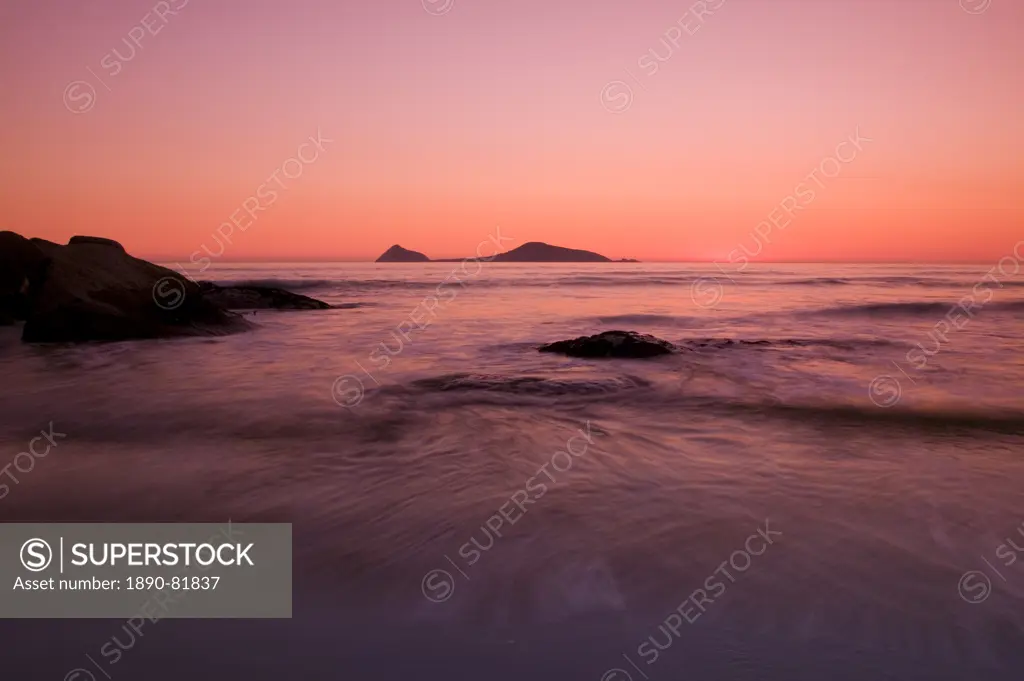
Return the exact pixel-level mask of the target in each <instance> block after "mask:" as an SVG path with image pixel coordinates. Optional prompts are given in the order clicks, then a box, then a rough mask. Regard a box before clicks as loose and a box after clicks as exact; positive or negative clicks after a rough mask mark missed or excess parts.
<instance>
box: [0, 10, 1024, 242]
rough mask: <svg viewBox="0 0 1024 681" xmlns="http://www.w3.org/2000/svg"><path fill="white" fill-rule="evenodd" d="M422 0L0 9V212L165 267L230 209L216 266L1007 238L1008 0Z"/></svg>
mask: <svg viewBox="0 0 1024 681" xmlns="http://www.w3.org/2000/svg"><path fill="white" fill-rule="evenodd" d="M449 4H450V9H449V10H448V11H447V12H446V13H443V14H433V13H431V12H429V11H427V10H426V9H425V8H424V5H423V3H421V1H420V0H373V1H372V2H371V1H369V0H360V1H359V2H352V1H347V0H292V1H291V2H288V3H281V2H269V1H263V0H245V1H243V0H217V1H213V0H165V1H164V2H163V3H158V2H155V1H154V0H109V1H107V2H88V3H83V2H74V1H72V0H66V1H64V2H57V1H56V0H33V2H26V3H5V4H4V6H3V7H2V8H0V60H2V61H0V64H2V68H3V82H4V83H5V84H6V85H7V88H6V93H5V103H4V107H3V118H2V121H3V125H2V126H0V143H2V145H3V155H2V157H3V162H2V165H0V206H2V207H3V213H2V215H3V222H2V223H0V228H5V229H12V230H14V231H17V232H20V233H23V234H26V235H29V236H41V237H44V238H48V239H52V240H55V241H60V242H64V241H66V240H67V239H68V238H69V237H70V236H71V235H73V234H94V235H100V236H107V237H111V238H114V239H117V240H119V241H121V242H122V243H123V244H124V245H125V247H126V248H128V250H129V251H130V252H132V253H133V254H135V255H139V256H142V257H149V258H160V259H162V258H174V259H186V260H187V258H188V257H189V255H190V254H192V253H195V252H197V251H200V250H201V249H202V247H203V246H204V245H205V246H206V247H207V248H208V249H211V250H213V251H214V252H217V251H218V250H220V249H221V247H220V246H219V245H218V243H217V241H216V240H215V239H214V237H213V234H214V232H215V231H216V230H217V229H218V226H219V225H222V224H223V223H227V222H229V221H230V220H231V216H232V214H234V215H235V220H236V225H235V226H231V227H221V230H222V231H227V230H229V229H230V230H233V233H232V234H231V237H230V239H231V242H230V243H229V244H226V245H225V246H224V247H223V258H224V259H231V260H245V259H280V260H294V259H306V258H312V259H354V260H358V259H372V258H375V257H376V256H377V255H379V254H380V253H381V252H383V251H384V250H385V249H386V248H387V247H388V246H390V245H391V244H394V243H400V244H402V245H403V246H405V247H407V248H412V249H415V250H420V251H423V252H425V253H427V254H428V255H430V256H433V257H457V256H462V255H468V254H470V253H472V251H473V250H474V249H475V247H476V245H477V244H478V243H479V242H480V241H482V240H484V239H486V238H487V237H488V235H489V234H492V233H493V230H494V227H495V226H496V225H499V226H500V227H501V230H502V233H503V234H505V235H508V236H510V237H512V238H514V239H515V241H516V242H517V243H521V242H525V241H533V240H539V241H547V242H550V243H554V244H558V245H564V246H570V247H576V248H586V249H590V250H595V251H599V252H601V253H604V254H605V255H608V256H610V257H613V258H619V257H635V258H640V259H643V260H689V259H707V260H710V259H718V260H725V259H727V258H728V254H729V253H730V252H733V251H735V249H737V248H738V247H739V246H740V245H741V244H746V247H747V249H750V250H753V249H755V248H757V244H758V241H761V242H763V246H762V247H761V249H760V251H761V252H760V256H759V257H760V259H764V260H854V261H856V260H877V259H883V260H957V261H962V260H978V261H994V260H998V259H999V258H1000V257H1002V256H1004V255H1006V254H1007V253H1009V252H1010V251H1011V250H1012V248H1013V246H1014V244H1015V243H1017V242H1018V241H1020V240H1021V239H1024V220H1022V217H1024V192H1022V187H1024V160H1022V159H1024V94H1022V91H1021V88H1020V79H1021V73H1022V70H1024V40H1021V30H1022V29H1024V3H1021V2H1019V0H964V4H965V5H967V7H968V8H969V9H975V10H977V9H983V10H984V11H981V12H978V13H974V14H972V13H970V12H968V11H965V9H964V8H963V7H962V6H961V4H960V1H959V0H892V1H889V2H886V1H884V0H829V1H827V2H825V1H820V2H819V1H816V0H706V5H705V7H704V8H703V9H710V8H717V9H714V12H713V14H708V13H705V12H702V11H701V9H702V8H701V7H700V6H698V7H697V8H696V9H691V6H692V5H693V0H684V1H683V2H666V1H663V0H650V1H646V2H635V3H630V2H621V1H619V2H607V1H604V0H588V1H587V2H582V1H579V2H577V1H569V0H565V1H561V2H552V1H551V0H543V1H542V0H515V1H511V2H510V1H509V0H454V3H453V4H452V3H450V0H449ZM427 5H428V6H429V7H431V8H433V10H434V11H435V12H436V11H438V10H440V9H444V8H445V5H446V2H445V1H444V0H437V1H436V2H433V3H431V2H427ZM175 8H177V9H176V10H175ZM170 11H176V13H175V14H170ZM699 14H703V16H699ZM159 15H163V18H162V19H161V18H160V16H159ZM144 24H145V25H146V26H148V28H145V27H144ZM154 31H155V32H156V35H153V34H152V32H154ZM666 35H668V36H669V38H672V39H674V42H675V43H676V44H675V45H673V43H672V42H669V41H668V39H667V38H665V36H666ZM131 36H135V37H136V38H137V40H138V43H139V46H135V45H133V44H132V42H131V40H132V38H131ZM140 36H141V37H140ZM126 40H127V41H128V43H127V44H126V43H125V41H126ZM132 48H134V55H132ZM114 49H117V50H118V55H114V54H113V53H112V50H114ZM652 50H653V52H652ZM645 55H646V56H645ZM654 55H658V56H660V57H661V59H662V61H660V62H659V61H656V60H655V59H654ZM652 64H653V66H652ZM655 66H656V72H655ZM75 81H84V82H85V83H87V84H83V83H78V84H76V85H72V86H71V87H70V89H69V84H71V83H73V82H75ZM616 81H622V82H624V83H626V84H627V85H628V87H629V88H631V90H632V97H631V98H629V97H628V95H627V91H626V90H625V87H626V86H624V85H623V84H622V82H616ZM609 84H610V85H609ZM90 88H93V89H94V90H95V92H94V94H93V92H92V91H91V90H90ZM606 88H608V89H606ZM602 93H604V94H605V98H604V99H603V98H602ZM627 103H628V104H629V106H628V108H625V109H624V110H621V109H622V107H623V105H624V104H627ZM70 109H76V110H81V109H87V110H85V111H83V112H81V113H74V112H72V111H71V110H70ZM609 109H612V111H609ZM318 130H319V131H321V133H322V135H323V137H325V138H329V139H331V140H333V141H332V142H325V143H324V144H323V149H322V150H318V151H316V153H315V156H316V158H315V160H312V161H310V162H308V163H305V164H303V163H301V162H295V161H293V162H292V164H291V166H290V168H291V169H292V170H291V174H295V173H296V172H298V170H301V175H299V176H298V177H295V178H294V179H287V180H284V182H285V185H286V186H287V189H285V188H283V187H282V186H280V185H273V180H271V186H276V188H277V195H276V196H275V197H274V199H273V201H271V200H270V199H269V198H268V197H269V194H268V193H267V189H266V187H267V183H268V178H270V177H271V175H272V174H273V173H275V171H278V169H280V168H281V167H282V164H284V163H285V162H286V161H287V160H288V159H290V158H295V157H296V155H297V153H299V147H300V145H301V144H303V143H304V142H308V139H309V137H310V136H314V137H315V136H316V135H317V131H318ZM858 130H859V131H860V133H861V135H862V137H866V138H869V139H870V140H871V141H870V142H862V143H861V145H860V146H861V148H860V149H859V150H858V149H855V148H853V147H850V146H847V147H844V148H843V150H841V152H840V153H841V154H842V155H843V157H844V158H846V159H847V161H846V162H844V163H836V162H835V161H827V160H826V159H828V158H829V157H833V158H834V157H835V154H836V153H837V152H836V147H837V145H838V144H840V143H841V142H842V141H843V140H845V139H847V138H849V137H850V136H855V133H856V132H857V131H858ZM314 150H315V148H313V147H311V146H307V147H305V148H304V150H303V151H302V153H303V154H304V157H305V158H307V159H310V158H313V156H314ZM823 162H824V163H825V165H822V163H823ZM829 164H831V165H829ZM819 167H820V168H823V169H824V171H825V172H826V173H832V172H833V168H836V169H838V174H835V175H834V176H833V177H825V176H823V175H819V182H820V183H819V184H815V181H814V180H810V181H808V180H806V179H805V178H807V176H808V175H809V174H810V173H811V171H812V170H814V169H815V168H819ZM820 172H821V171H819V173H820ZM278 177H279V178H281V175H278ZM808 182H810V184H809V185H808V184H806V183H808ZM801 183H805V185H804V186H805V187H806V186H809V187H811V188H813V189H814V191H815V195H814V198H813V199H812V200H809V201H808V200H806V196H807V195H806V193H805V194H804V195H803V196H804V197H805V198H804V199H800V201H801V202H803V205H800V208H799V210H796V209H792V208H791V210H790V213H791V215H790V216H789V218H787V219H786V220H784V221H780V220H778V217H779V215H781V213H780V212H779V211H778V210H777V208H776V207H777V206H779V205H780V203H781V202H784V201H785V200H786V197H787V196H794V193H795V191H796V188H797V187H798V186H799V185H801ZM261 185H263V186H264V189H263V192H262V197H260V196H259V195H258V194H259V192H260V187H261ZM250 197H252V198H250ZM247 201H248V203H247ZM245 206H248V208H249V209H251V210H250V211H249V212H248V213H247V211H246V210H245V208H244V207H245ZM790 206H792V203H790ZM773 211H774V212H773ZM250 215H251V216H254V217H255V221H253V217H250ZM770 215H774V216H775V218H776V221H777V223H778V224H783V225H786V226H785V227H784V229H782V228H780V227H778V226H773V227H770V228H769V227H766V225H768V224H769V223H764V225H762V227H760V228H759V229H760V231H761V232H762V234H765V233H767V234H768V236H766V237H757V236H755V235H754V234H753V233H754V230H755V229H758V228H757V225H758V224H759V223H762V222H764V221H766V220H769V216H770ZM786 223H788V225H787V224H786ZM243 226H244V230H243V229H242V228H243ZM766 229H770V230H771V231H770V232H766Z"/></svg>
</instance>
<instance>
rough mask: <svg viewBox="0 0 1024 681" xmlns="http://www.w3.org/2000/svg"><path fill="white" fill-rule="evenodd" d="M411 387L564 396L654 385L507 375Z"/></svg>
mask: <svg viewBox="0 0 1024 681" xmlns="http://www.w3.org/2000/svg"><path fill="white" fill-rule="evenodd" d="M412 386H414V387H416V388H421V389H424V390H427V391H431V392H446V391H452V390H455V391H474V390H484V391H488V392H501V393H510V394H513V395H537V396H550V397H558V396H561V395H607V394H609V393H616V392H622V391H624V390H632V389H635V388H647V387H650V386H651V383H650V382H649V381H646V380H644V379H642V378H638V377H635V376H614V377H609V378H603V379H590V380H582V379H581V380H565V379H557V378H542V377H540V376H507V375H500V374H446V375H443V376H434V377H431V378H422V379H419V380H416V381H413V382H412Z"/></svg>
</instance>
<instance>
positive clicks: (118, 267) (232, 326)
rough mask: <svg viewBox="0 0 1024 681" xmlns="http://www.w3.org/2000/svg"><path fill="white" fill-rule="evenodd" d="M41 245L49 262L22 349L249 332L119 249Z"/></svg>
mask: <svg viewBox="0 0 1024 681" xmlns="http://www.w3.org/2000/svg"><path fill="white" fill-rule="evenodd" d="M33 243H36V242H33ZM43 244H46V248H44V249H42V250H43V251H44V252H46V253H47V254H48V255H49V256H50V261H49V264H48V265H47V266H46V267H45V270H44V272H43V274H42V277H41V280H40V281H39V283H38V284H37V285H34V286H33V287H32V291H31V295H30V298H31V310H30V312H29V315H28V321H27V322H26V323H25V328H24V330H23V332H22V340H24V341H27V342H30V343H36V342H43V343H45V342H78V341H118V340H128V339H141V338H167V337H173V336H206V335H224V334H228V333H236V332H239V331H245V330H247V329H249V328H252V327H251V324H250V323H249V322H247V321H245V320H243V319H242V318H241V317H239V316H238V315H236V314H234V313H232V312H228V311H226V310H223V309H222V308H220V307H218V306H217V305H214V304H213V303H211V302H209V301H207V300H204V299H203V296H202V294H201V292H200V288H199V285H198V284H196V283H195V282H193V281H191V280H189V279H188V278H186V277H184V276H183V275H181V274H178V273H177V272H174V271H172V270H169V269H167V268H165V267H160V266H159V265H154V264H152V263H149V262H146V261H145V260H140V259H138V258H133V257H132V256H130V255H128V254H127V253H126V252H125V251H124V249H123V248H122V247H121V245H120V244H118V243H117V242H115V241H110V240H109V239H100V238H98V237H74V238H72V239H71V241H70V242H69V243H68V245H67V246H57V245H56V244H49V243H48V242H43ZM37 245H40V246H41V245H42V244H37Z"/></svg>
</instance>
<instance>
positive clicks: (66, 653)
mask: <svg viewBox="0 0 1024 681" xmlns="http://www.w3.org/2000/svg"><path fill="white" fill-rule="evenodd" d="M478 268H479V271H478ZM988 272H989V268H988V267H983V266H936V265H928V266H902V265H900V266H897V265H886V266H849V265H841V266H839V265H835V266H833V265H829V266H823V265H785V266H774V267H767V266H751V267H749V268H747V269H746V270H745V271H743V272H738V273H737V272H729V273H723V272H721V271H719V270H717V269H715V268H714V267H713V266H687V265H650V264H601V265H511V264H489V263H481V264H479V265H478V264H473V263H470V264H466V265H463V264H461V263H443V264H442V263H431V264H417V265H394V264H391V265H375V264H259V265H252V264H225V263H219V264H218V266H217V267H216V268H214V269H212V270H211V271H209V272H207V273H206V275H209V276H206V277H205V278H210V279H215V280H219V281H274V282H277V283H279V284H280V285H282V286H284V287H286V288H291V289H293V290H301V292H303V293H305V294H307V295H312V296H316V297H319V298H322V299H324V300H327V301H329V302H331V303H335V304H339V305H341V304H344V307H342V308H341V309H334V310H328V311H322V312H319V311H317V312H270V311H268V312H264V311H261V312H259V313H258V314H257V315H255V316H254V317H253V319H254V320H255V321H257V322H258V323H259V324H260V328H259V329H258V330H257V331H256V332H253V333H249V334H244V335H238V336H231V337H226V338H216V339H187V340H173V341H146V342H132V343H115V344H90V345H81V346H26V345H22V344H20V343H19V342H18V340H17V329H0V372H2V373H3V375H4V376H5V378H6V380H5V385H6V389H5V390H4V391H3V393H2V394H0V437H2V442H3V449H2V450H0V465H6V463H7V460H12V459H13V457H14V455H15V454H16V453H17V452H19V451H22V450H23V449H24V447H25V444H24V443H26V442H27V440H28V439H29V438H31V437H32V435H33V434H34V432H36V431H38V430H39V429H40V428H43V427H46V426H47V425H48V424H49V423H50V422H51V421H52V422H53V424H54V427H55V429H56V430H57V431H59V432H62V433H66V434H67V438H66V439H65V440H62V441H61V442H60V444H59V446H58V447H57V448H56V449H55V450H54V452H53V453H52V454H51V455H50V456H48V457H47V458H45V459H41V460H39V461H38V462H37V465H36V466H35V468H34V469H33V470H32V471H31V472H30V473H27V474H23V475H20V478H19V482H18V483H17V484H15V485H11V489H10V491H9V493H8V495H7V496H6V498H3V499H0V519H3V520H5V521H15V520H19V521H49V520H53V521H56V520H63V521H69V520H71V521H190V520H193V521H208V522H223V521H224V520H226V519H228V518H231V519H232V520H233V521H235V522H242V521H279V522H292V523H294V525H295V537H296V539H295V542H296V546H295V555H296V566H295V595H296V611H295V612H296V616H295V618H294V619H293V620H291V621H287V622H271V623H262V622H212V623H211V622H173V621H165V622H160V623H158V624H153V625H151V626H152V633H150V630H149V629H147V630H146V631H145V632H144V636H143V637H142V638H140V640H139V641H138V642H137V645H136V646H134V647H133V648H132V649H131V650H129V651H126V652H125V654H124V657H123V659H122V660H121V661H119V662H118V663H117V664H116V665H108V664H107V662H105V661H104V660H100V666H101V667H102V670H100V669H93V673H94V674H95V675H96V677H97V678H103V673H109V674H110V676H111V677H113V678H119V677H120V678H146V679H160V678H178V677H180V676H181V675H182V674H186V675H191V676H198V677H200V678H221V677H227V678H236V677H237V678H248V679H262V678H268V679H269V678H276V679H280V678H295V679H299V678H302V679H307V678H316V679H320V678H323V679H333V678H349V677H358V678H368V679H376V678H381V679H385V678H405V677H407V676H411V675H414V674H415V675H416V676H418V677H421V678H423V677H425V678H438V679H440V678H445V679H449V678H458V679H461V678H465V679H478V678H479V679H502V678H520V677H522V676H524V675H529V676H532V677H536V678H545V679H547V678H550V679H576V678H580V679H594V680H597V679H601V678H602V677H603V676H605V675H606V672H609V670H612V671H610V674H611V675H610V676H607V678H605V681H621V679H624V678H627V677H626V676H622V675H621V674H620V673H619V672H618V671H614V670H615V669H616V668H619V669H621V670H623V671H624V672H625V673H626V674H628V675H630V677H631V678H632V679H634V680H636V679H641V678H645V676H644V675H645V674H646V675H649V677H650V678H652V679H671V678H679V679H682V678H692V677H694V676H700V677H701V678H705V679H747V678H750V679H782V678H786V679H805V678H806V679H812V678H813V679H818V678H820V677H821V676H822V675H825V674H827V675H828V676H829V677H831V678H837V679H847V678H849V679H865V678H894V679H895V678H899V679H917V678H920V679H947V678H948V679H967V678H980V677H981V675H982V674H984V675H985V678H991V679H1003V678H1005V679H1010V678H1014V679H1015V678H1019V675H1020V672H1019V666H1020V663H1022V662H1024V646H1022V645H1021V644H1022V642H1024V636H1022V624H1024V620H1022V616H1021V610H1020V606H1021V604H1022V602H1024V601H1022V597H1024V570H1022V569H1021V567H1020V566H1021V564H1024V560H1016V561H1015V562H1014V563H1013V564H1010V565H1005V564H1004V561H1003V559H1002V558H998V557H997V556H996V551H997V547H999V546H1000V545H1003V544H1005V542H1006V538H1007V537H1010V536H1017V535H1015V534H1014V533H1016V532H1017V528H1018V527H1019V526H1021V523H1022V521H1024V517H1022V516H1024V504H1022V503H1021V502H1022V500H1024V494H1022V481H1024V476H1022V473H1024V468H1022V462H1021V453H1022V452H1024V448H1022V444H1024V391H1022V388H1021V385H1022V383H1024V381H1022V379H1024V353H1022V352H1021V342H1022V341H1021V337H1022V333H1021V331H1022V322H1021V316H1022V312H1024V302H1022V301H1024V287H1022V282H1024V276H1003V275H1002V274H999V273H997V274H996V275H994V276H993V275H991V274H989V275H988V277H987V278H986V273H988ZM965 299H966V300H965ZM958 304H959V305H960V307H959V308H958V309H954V306H956V305H958ZM612 328H623V329H631V330H636V331H641V332H645V333H653V334H655V335H658V336H660V337H662V338H666V339H668V340H671V341H673V342H676V343H679V344H680V345H681V347H683V348H684V352H682V353H680V354H679V355H677V356H673V357H668V358H664V359H658V360H652V361H642V362H636V361H633V362H631V361H583V360H573V359H567V358H564V357H559V356H553V355H547V354H541V353H538V352H536V350H535V348H536V346H537V345H539V344H540V343H543V342H548V341H552V340H559V339H563V338H569V337H573V336H576V335H581V334H586V333H595V332H599V331H603V330H608V329H612ZM567 448H568V449H570V450H571V453H564V454H559V452H560V451H562V452H564V451H565V450H566V449H567ZM4 451H6V452H7V453H8V454H7V455H3V454H2V452H4ZM5 459H6V460H5ZM541 487H543V489H544V491H543V493H542V492H540V488H541ZM488 523H490V525H488ZM766 523H767V524H768V525H767V527H770V529H771V531H772V532H773V533H774V532H780V533H781V535H775V534H772V535H771V536H772V537H773V538H774V540H775V541H774V543H772V544H770V545H764V546H763V548H764V550H763V551H762V553H761V554H758V555H753V554H750V555H748V557H749V558H750V565H749V567H748V568H745V569H743V570H742V571H737V570H736V569H735V566H730V567H726V568H724V570H726V571H727V572H728V573H729V575H730V577H729V578H727V577H726V576H725V575H724V574H723V573H722V572H717V574H718V578H717V579H718V581H720V582H721V584H722V586H723V587H724V591H721V592H720V591H719V588H718V587H717V586H709V585H708V579H709V578H712V575H715V574H716V570H718V569H720V568H721V566H722V564H723V562H726V561H730V560H733V557H734V556H735V555H736V553H735V552H737V551H740V552H741V553H743V552H746V551H748V550H761V548H762V544H759V543H757V541H758V540H755V541H754V542H753V543H748V538H749V537H751V536H754V535H757V533H758V530H759V529H761V530H764V529H765V528H766ZM1017 545H1018V546H1022V545H1024V539H1022V540H1021V541H1018V542H1017ZM745 547H748V548H745ZM750 547H752V548H750ZM1004 555H1005V554H1004ZM735 560H739V561H740V563H741V565H742V564H745V563H743V562H742V561H743V560H746V559H744V558H742V557H741V558H737V559H735ZM986 560H987V561H990V562H991V563H993V564H994V565H995V566H996V567H997V568H999V570H1000V573H999V574H996V573H995V572H993V569H992V567H990V566H989V565H987V564H986ZM442 570H443V571H444V572H443V573H442V572H441V571H442ZM969 570H982V571H983V572H984V574H986V575H987V576H988V577H989V578H990V580H991V584H992V588H991V592H990V593H989V592H986V594H985V596H986V597H985V598H984V599H983V600H982V602H978V603H975V602H970V601H971V599H972V598H974V597H976V596H978V594H980V593H981V592H978V591H974V590H972V589H971V588H970V587H971V586H972V585H974V582H969V583H967V584H966V586H965V588H960V589H958V583H959V582H960V579H961V577H962V575H964V573H965V572H967V571H969ZM717 583H718V582H717V581H716V582H713V583H712V584H717ZM697 590H703V593H704V595H703V596H700V595H698V596H697V597H694V598H691V596H693V594H694V592H695V591H697ZM711 595H714V596H715V597H714V598H711ZM431 599H433V600H431ZM687 599H691V600H690V603H691V605H690V606H686V607H681V608H680V605H681V604H683V603H684V601H687ZM708 599H710V601H709V600H708ZM434 601H441V602H434ZM695 602H701V603H702V605H701V606H700V608H698V607H697V606H695V605H693V604H694V603H695ZM677 608H680V609H679V610H677ZM673 611H676V612H685V613H687V618H686V619H685V620H680V617H681V615H677V616H676V617H675V619H667V618H670V617H671V616H672V613H673ZM695 614H697V617H694V615H695ZM690 619H693V622H692V623H691V622H690V621H689V620H690ZM666 622H667V623H668V624H669V625H674V626H675V629H673V628H672V627H671V626H668V625H666ZM680 623H681V624H680ZM122 624H123V623H120V622H113V621H94V622H79V623H67V622H63V623H53V622H30V623H28V624H26V623H18V624H17V625H16V626H14V623H13V622H10V623H8V624H6V625H0V629H2V631H0V634H2V636H0V650H2V652H3V656H4V658H5V660H8V661H9V662H5V664H10V665H11V667H10V668H11V669H13V670H17V671H18V674H16V675H15V678H64V675H65V673H66V672H68V671H69V670H71V669H73V668H74V667H78V666H81V664H80V663H81V662H83V661H84V660H85V657H84V656H85V655H86V654H89V655H92V656H93V657H94V658H97V659H99V656H98V651H99V649H100V646H102V645H103V644H104V643H105V642H106V641H107V640H108V639H109V637H110V636H111V635H113V634H117V633H118V632H119V631H120V627H121V625H122ZM677 632H678V633H677ZM124 638H125V637H124V634H123V632H122V636H121V640H124ZM659 643H660V647H658V646H656V644H659ZM652 650H656V651H657V656H656V657H655V656H653V655H652V652H651V651H652ZM624 656H625V657H624ZM652 657H654V659H652ZM169 662H173V665H170V666H168V664H169ZM631 665H636V666H631ZM83 678H87V677H83Z"/></svg>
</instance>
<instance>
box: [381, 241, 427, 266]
mask: <svg viewBox="0 0 1024 681" xmlns="http://www.w3.org/2000/svg"><path fill="white" fill-rule="evenodd" d="M377 262H430V258H428V257H427V256H425V255H423V254H422V253H419V252H417V251H410V250H409V249H408V248H402V247H401V246H399V245H398V244H395V245H394V246H392V247H391V248H389V249H388V250H386V251H384V253H383V254H382V255H381V256H380V257H379V258H377Z"/></svg>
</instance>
